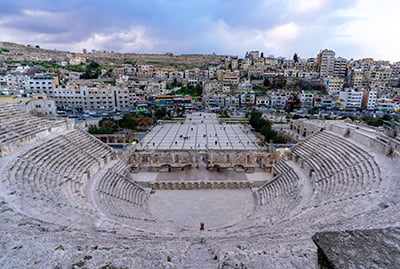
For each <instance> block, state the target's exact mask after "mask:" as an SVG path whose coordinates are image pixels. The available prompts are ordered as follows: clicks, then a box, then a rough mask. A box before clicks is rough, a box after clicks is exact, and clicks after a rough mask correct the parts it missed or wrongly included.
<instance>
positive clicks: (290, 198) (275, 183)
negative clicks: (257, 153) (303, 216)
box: [257, 161, 301, 216]
mask: <svg viewBox="0 0 400 269" xmlns="http://www.w3.org/2000/svg"><path fill="white" fill-rule="evenodd" d="M273 171H274V172H275V173H277V175H276V176H275V177H274V178H273V179H272V181H271V182H268V183H267V184H265V185H264V186H263V187H261V188H259V189H258V190H257V193H258V196H259V199H260V205H261V206H260V208H259V210H262V211H266V213H267V214H271V215H274V216H277V215H284V214H286V213H287V212H288V211H290V209H292V208H293V207H294V206H295V205H296V204H297V203H298V201H299V200H300V199H301V197H300V191H301V184H300V178H299V177H298V175H297V174H296V172H295V171H294V170H293V169H292V168H290V167H289V166H288V164H287V163H286V162H285V161H281V162H279V163H278V164H276V165H275V166H274V168H273Z"/></svg>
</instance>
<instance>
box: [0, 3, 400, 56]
mask: <svg viewBox="0 0 400 269" xmlns="http://www.w3.org/2000/svg"><path fill="white" fill-rule="evenodd" d="M1 2H2V4H1V8H0V40H2V41H10V42H16V43H19V44H25V45H26V44H31V45H40V47H42V48H48V49H57V50H70V51H77V52H81V51H82V49H84V48H85V49H87V50H92V49H96V50H107V51H111V50H112V51H115V52H138V53H165V52H173V53H174V54H182V53H205V54H211V53H214V52H215V53H216V54H224V55H227V54H229V55H239V56H240V57H243V56H244V54H245V52H246V51H250V50H259V51H262V52H264V55H266V56H268V55H274V56H283V57H286V58H289V57H290V58H292V56H293V54H294V53H295V52H297V53H298V55H299V56H300V57H301V58H308V57H315V56H316V54H317V53H318V52H319V51H320V50H321V49H325V48H328V49H332V50H334V51H336V56H341V57H346V58H354V59H359V58H365V57H373V58H374V59H377V60H378V59H382V60H390V61H400V53H399V49H400V31H399V26H400V16H399V15H398V12H399V11H400V1H399V0H379V1H377V0H112V1H110V0H4V1H1Z"/></svg>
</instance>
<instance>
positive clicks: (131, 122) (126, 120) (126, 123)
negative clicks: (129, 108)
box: [119, 112, 138, 129]
mask: <svg viewBox="0 0 400 269" xmlns="http://www.w3.org/2000/svg"><path fill="white" fill-rule="evenodd" d="M137 120H138V118H137V117H136V114H135V113H132V112H129V113H127V114H125V115H124V116H123V117H122V119H121V120H120V121H119V126H121V127H122V128H127V129H135V128H136V126H137Z"/></svg>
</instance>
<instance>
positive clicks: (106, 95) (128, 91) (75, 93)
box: [50, 86, 144, 110]
mask: <svg viewBox="0 0 400 269" xmlns="http://www.w3.org/2000/svg"><path fill="white" fill-rule="evenodd" d="M50 97H51V98H52V99H54V100H55V103H56V105H57V106H67V107H77V108H82V109H85V110H101V109H108V110H114V109H128V108H131V107H134V106H135V105H136V103H137V102H138V101H143V98H144V95H143V94H142V93H140V92H138V91H136V90H135V89H134V88H121V87H108V88H90V87H87V86H81V87H79V88H78V87H71V88H54V89H53V93H52V94H51V95H50Z"/></svg>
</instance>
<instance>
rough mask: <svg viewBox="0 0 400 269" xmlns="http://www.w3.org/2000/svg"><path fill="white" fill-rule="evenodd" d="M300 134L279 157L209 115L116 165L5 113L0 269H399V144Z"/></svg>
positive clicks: (366, 134) (391, 139) (321, 130)
mask: <svg viewBox="0 0 400 269" xmlns="http://www.w3.org/2000/svg"><path fill="white" fill-rule="evenodd" d="M288 133H289V134H291V135H293V137H295V138H296V139H297V141H299V142H298V143H297V144H295V145H293V146H291V147H289V146H288V147H287V148H281V149H279V150H278V149H276V148H274V147H272V145H261V144H260V143H259V140H258V138H257V136H256V134H255V133H254V132H253V131H252V130H251V128H250V127H249V126H247V125H243V124H227V123H222V122H220V121H219V119H218V118H217V116H216V114H211V113H198V112H197V113H192V114H187V116H186V119H185V121H184V122H182V123H178V124H167V123H164V124H159V125H156V126H154V128H152V130H151V131H149V132H148V133H147V134H146V136H145V137H144V138H143V139H141V140H140V141H138V142H137V144H136V145H134V146H132V147H131V148H130V149H128V150H127V151H125V152H123V153H122V154H117V153H116V152H115V151H114V150H113V149H112V148H111V147H109V146H108V145H106V144H104V143H102V142H101V141H100V140H98V139H97V138H95V137H94V136H92V135H90V134H89V133H87V131H86V129H85V127H84V126H81V125H75V124H74V123H73V122H70V121H68V120H61V119H45V118H38V117H34V116H32V115H30V114H26V113H24V112H20V111H19V110H17V109H16V108H15V107H14V106H12V105H7V104H0V223H1V229H0V232H1V236H0V250H1V255H0V267H1V268H396V264H397V265H398V264H400V258H399V257H400V247H399V246H400V244H399V240H398V238H399V234H400V233H399V231H398V230H397V227H398V224H399V221H400V218H399V216H400V213H399V212H400V182H399V181H400V139H399V136H398V135H399V132H398V131H397V135H396V130H387V129H383V128H370V127H366V126H364V125H360V124H357V123H353V122H351V121H346V120H344V121H322V120H305V119H299V120H292V121H291V122H290V128H289V129H288ZM368 251H369V252H371V253H370V254H368V253H369V252H368ZM365 264H367V265H365ZM361 265H362V266H365V267H362V266H361Z"/></svg>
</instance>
